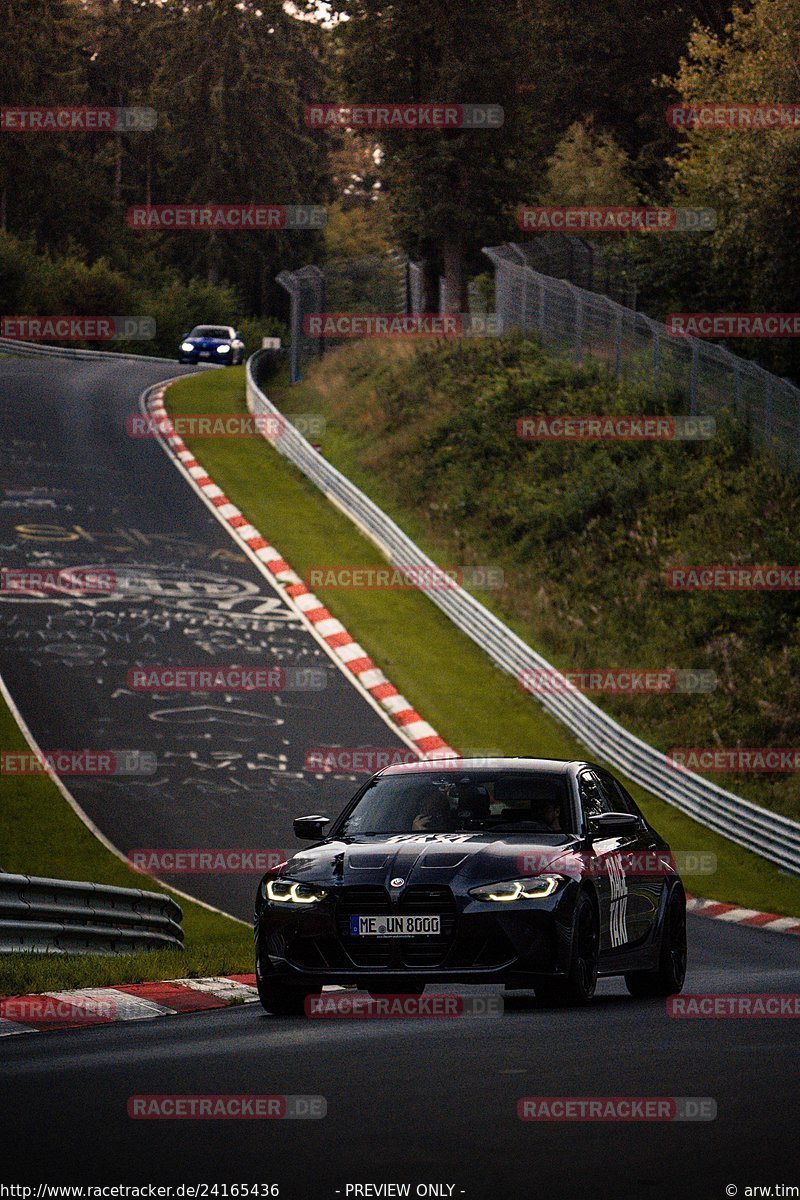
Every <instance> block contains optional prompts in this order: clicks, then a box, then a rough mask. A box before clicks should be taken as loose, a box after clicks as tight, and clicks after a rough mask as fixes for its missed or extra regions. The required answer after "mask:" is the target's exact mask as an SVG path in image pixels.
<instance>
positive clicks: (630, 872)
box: [255, 758, 686, 1014]
mask: <svg viewBox="0 0 800 1200" xmlns="http://www.w3.org/2000/svg"><path fill="white" fill-rule="evenodd" d="M329 824H330V818H328V817H326V816H307V817H298V818H296V819H295V822H294V830H295V833H296V835H297V836H298V837H300V838H307V839H312V840H314V841H316V842H317V844H316V845H315V846H312V847H310V848H309V849H308V850H306V851H303V852H300V853H298V854H296V855H294V857H293V858H291V859H289V861H287V862H285V863H283V864H281V865H279V866H278V867H276V868H275V869H274V870H272V871H270V872H268V873H267V874H266V875H265V876H264V878H263V879H262V880H261V883H260V885H259V888H258V894H257V897H256V912H255V937H256V978H257V984H258V990H259V996H260V998H261V1003H262V1004H263V1006H264V1007H265V1008H266V1009H267V1011H269V1012H272V1013H276V1014H292V1013H295V1014H299V1013H302V1012H303V1011H304V1006H305V1000H306V997H307V996H308V995H310V994H312V993H318V992H319V991H320V989H321V988H322V986H323V985H325V984H351V985H353V984H354V985H356V986H358V987H360V988H366V989H367V990H368V991H370V992H372V993H376V994H377V993H386V992H397V993H406V994H407V993H412V994H414V993H416V994H419V993H421V992H422V991H423V990H424V988H425V985H426V984H428V983H435V982H440V983H454V982H455V983H472V984H474V983H479V982H481V981H487V982H495V983H496V982H502V983H504V984H505V985H506V987H508V988H512V989H513V988H532V989H534V990H535V992H536V994H537V996H538V997H539V998H540V999H544V1000H545V1001H550V1002H555V1003H572V1004H586V1003H588V1002H589V1001H590V1000H591V999H592V996H593V995H594V991H595V985H596V982H597V979H598V977H599V976H612V975H622V976H624V978H625V982H626V985H627V987H628V991H629V992H630V993H631V994H632V995H633V996H666V995H670V994H673V993H676V992H679V991H680V990H681V988H682V986H683V981H684V976H685V973H686V895H685V892H684V889H683V885H682V883H681V879H680V876H679V874H678V872H677V870H676V868H675V865H674V862H673V861H672V857H671V855H670V853H669V846H668V845H667V843H666V842H665V841H664V840H663V838H661V837H659V835H658V834H657V833H656V831H655V830H654V829H653V828H652V827H651V826H650V825H649V824H648V822H647V821H646V820H645V818H644V817H643V815H642V813H641V812H640V811H639V809H638V807H637V805H636V803H635V802H634V800H633V799H632V798H631V796H630V795H629V794H628V792H627V791H626V790H625V788H624V787H623V786H622V785H621V784H620V783H619V782H618V781H617V780H616V779H615V778H614V777H613V776H612V775H611V774H610V773H609V772H608V771H606V770H604V769H603V768H601V767H598V766H595V765H594V764H592V763H588V762H561V761H558V760H554V759H535V758H497V759H480V760H478V759H475V760H470V759H439V760H435V761H431V760H428V761H420V762H419V763H413V764H408V765H401V766H394V767H387V768H386V769H385V770H383V771H380V772H378V774H377V775H375V776H373V777H372V778H371V779H370V780H369V781H368V782H367V783H365V784H364V785H363V786H362V787H361V788H359V790H358V791H357V792H356V794H355V796H354V797H353V799H352V800H351V801H350V803H349V804H348V805H347V806H346V807H345V809H344V810H343V812H342V813H341V814H340V816H339V817H337V818H336V819H335V821H334V822H333V824H332V826H331V828H330V830H329V832H327V833H325V832H324V831H325V827H326V826H327V825H329Z"/></svg>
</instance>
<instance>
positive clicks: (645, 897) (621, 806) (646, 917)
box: [598, 771, 675, 941]
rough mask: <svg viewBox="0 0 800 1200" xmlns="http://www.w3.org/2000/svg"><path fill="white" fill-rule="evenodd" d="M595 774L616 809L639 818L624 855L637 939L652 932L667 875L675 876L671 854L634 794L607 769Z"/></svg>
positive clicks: (630, 919)
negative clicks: (635, 834) (633, 840)
mask: <svg viewBox="0 0 800 1200" xmlns="http://www.w3.org/2000/svg"><path fill="white" fill-rule="evenodd" d="M598 774H599V776H600V778H601V781H602V782H603V785H604V786H605V788H606V791H607V792H608V793H609V795H610V797H611V798H612V802H613V804H614V808H615V809H616V811H618V812H628V813H632V814H633V815H634V816H637V817H638V818H639V819H640V821H641V831H640V833H639V836H638V838H637V839H636V844H635V848H634V847H633V846H632V847H631V850H630V854H626V856H625V858H626V860H628V861H627V862H626V868H627V869H626V874H627V877H628V918H629V923H630V927H631V940H632V941H639V940H640V939H644V938H646V937H647V936H648V935H649V934H650V933H651V931H652V929H653V926H654V925H655V923H656V920H657V918H658V913H659V910H660V904H661V897H662V895H663V892H664V889H665V888H666V887H668V886H669V881H670V878H672V877H674V875H675V868H674V865H673V863H672V856H671V854H670V853H669V851H665V850H662V849H661V848H660V845H661V843H660V839H659V838H658V836H657V834H656V833H655V832H654V830H652V829H651V828H650V826H649V825H648V824H647V822H646V821H645V819H644V817H643V816H642V813H641V812H640V810H639V807H638V806H637V804H636V802H635V800H634V799H633V797H632V796H630V795H629V794H628V792H627V791H626V790H625V788H624V787H623V786H622V784H621V783H620V782H619V780H618V779H615V778H614V777H613V775H610V774H609V773H608V772H607V771H598Z"/></svg>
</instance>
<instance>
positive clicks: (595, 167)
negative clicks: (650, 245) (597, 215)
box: [541, 121, 639, 205]
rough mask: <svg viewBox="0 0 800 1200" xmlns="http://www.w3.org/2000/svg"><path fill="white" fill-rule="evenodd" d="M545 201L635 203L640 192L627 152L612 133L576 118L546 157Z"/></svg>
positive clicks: (558, 202)
mask: <svg viewBox="0 0 800 1200" xmlns="http://www.w3.org/2000/svg"><path fill="white" fill-rule="evenodd" d="M541 200H542V202H543V203H544V204H548V203H549V204H576V205H583V204H612V205H613V204H636V203H637V201H638V200H639V193H638V190H637V188H636V184H635V183H634V182H633V179H632V177H631V164H630V159H629V158H628V155H627V154H626V153H625V151H624V150H623V149H622V147H621V146H620V145H619V143H618V142H617V140H616V138H615V137H614V136H613V134H610V133H603V134H597V133H595V131H594V129H593V127H592V124H591V122H589V121H576V122H575V124H574V125H570V127H569V129H568V130H567V132H566V133H565V134H564V136H563V137H562V138H561V140H560V142H559V143H558V145H557V146H556V149H555V151H554V152H553V154H552V156H551V157H550V158H549V159H548V160H547V170H546V172H545V178H544V188H543V190H542V194H541Z"/></svg>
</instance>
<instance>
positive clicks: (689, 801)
mask: <svg viewBox="0 0 800 1200" xmlns="http://www.w3.org/2000/svg"><path fill="white" fill-rule="evenodd" d="M258 359H259V354H258V353H256V354H255V355H253V356H252V357H251V358H250V359H248V362H247V404H248V408H249V409H250V411H251V412H252V413H255V414H269V415H273V416H274V415H279V416H282V414H280V413H279V410H278V409H277V408H276V407H275V405H274V404H273V403H272V402H271V400H269V399H268V397H267V396H265V395H264V393H263V392H262V391H261V389H260V388H259V386H258V384H257V382H256V379H255V375H254V367H255V366H257V363H258ZM282 420H283V422H284V424H283V425H282V426H281V429H282V432H281V436H280V437H279V438H277V439H275V440H274V441H273V442H272V444H273V445H274V446H275V448H276V449H277V450H278V451H279V452H280V453H281V454H282V455H283V456H284V457H285V458H287V459H288V460H289V461H290V462H292V463H294V465H295V466H296V467H298V468H299V470H301V471H302V472H303V474H304V475H305V476H306V478H308V479H310V480H311V481H312V483H315V484H316V486H317V487H318V488H319V489H320V491H321V492H322V493H323V494H324V495H325V496H327V497H328V499H329V500H330V501H331V502H332V503H333V504H335V505H336V506H337V508H339V509H340V510H341V511H342V512H343V513H345V515H346V516H348V517H349V518H350V520H351V521H353V523H354V524H355V525H356V526H357V527H358V528H359V529H360V530H361V532H362V533H363V534H364V535H365V536H366V537H368V538H369V539H370V541H372V542H373V543H374V544H375V545H376V546H377V547H378V548H379V549H380V550H381V551H382V552H383V553H384V554H385V555H386V557H387V558H388V559H389V561H390V562H391V563H392V564H393V565H394V566H397V567H434V566H435V564H434V562H433V560H432V559H430V558H429V557H428V556H427V555H426V554H425V553H423V551H422V550H420V548H419V547H418V546H417V545H416V544H415V543H414V542H413V541H412V540H411V538H410V537H408V536H407V535H406V534H405V533H403V531H402V529H400V527H399V526H398V525H396V524H395V522H394V521H392V520H391V518H390V517H388V516H387V515H386V513H384V512H383V511H382V510H381V509H380V508H379V507H378V506H377V504H375V503H374V502H373V501H372V500H370V499H369V497H368V496H365V495H364V493H363V492H362V491H361V490H360V489H359V488H357V487H356V486H355V484H353V483H351V482H350V480H349V479H347V478H346V477H345V476H344V475H342V473H341V472H340V471H338V470H337V469H336V468H335V467H334V466H332V465H331V464H330V463H329V462H326V460H325V459H324V458H323V457H322V455H321V454H319V453H318V451H316V450H315V449H314V448H313V446H311V445H310V443H309V442H307V441H306V439H305V438H304V437H303V435H302V434H301V433H300V432H299V431H298V430H297V429H296V428H295V427H294V426H293V425H292V424H290V423H289V422H288V421H286V418H285V417H282ZM426 595H427V596H428V597H429V599H430V600H431V601H432V603H434V604H435V605H437V607H438V608H440V609H441V610H442V611H443V612H444V613H445V614H446V615H447V616H448V617H449V618H450V620H451V621H452V622H453V624H454V625H456V626H457V627H458V628H459V629H460V630H462V632H464V633H466V634H467V636H468V637H469V638H471V639H472V641H473V642H475V643H476V645H478V646H479V647H480V648H481V649H482V650H483V651H484V652H485V653H486V654H488V655H489V657H490V658H491V660H492V662H494V663H495V664H496V666H498V667H500V669H501V670H503V671H505V672H507V673H508V674H509V675H513V676H514V677H515V678H520V673H521V672H523V671H528V670H538V671H547V672H555V673H556V674H559V675H560V673H559V672H557V671H556V668H555V667H553V666H552V665H551V664H550V663H548V662H547V660H546V659H545V658H543V657H542V656H541V655H540V654H538V653H537V652H536V651H535V650H533V649H532V648H531V647H530V646H528V645H526V643H525V642H523V641H522V639H521V638H520V637H518V636H517V635H516V634H515V633H514V632H513V631H512V630H511V629H509V628H508V626H507V625H505V624H503V622H502V621H501V620H500V619H499V618H498V617H496V616H495V615H494V614H493V613H491V612H489V610H488V609H487V608H485V607H484V605H483V604H481V603H480V601H478V600H476V599H475V597H474V596H471V595H470V594H469V593H468V592H466V591H464V589H463V588H461V587H459V586H457V585H454V586H453V587H452V588H451V587H447V588H435V589H431V590H430V591H426ZM560 679H561V680H562V681H563V691H562V690H561V684H560V685H559V688H558V690H555V691H553V692H552V693H551V692H550V691H548V692H544V693H542V694H541V695H538V694H537V696H536V697H535V698H536V699H537V700H538V701H539V703H540V704H541V705H542V706H543V707H544V708H545V709H546V710H547V712H549V713H551V714H552V716H554V717H556V719H557V720H559V721H561V722H562V724H564V725H565V726H566V727H567V729H569V730H570V732H571V733H573V734H574V735H575V737H576V738H578V739H579V740H580V741H581V743H582V744H583V745H584V746H586V747H587V749H588V750H590V751H591V752H592V753H593V754H595V755H597V756H599V757H600V758H602V759H604V760H605V761H606V762H608V763H609V764H611V765H612V766H613V767H616V768H617V770H619V771H620V772H621V773H622V774H624V775H625V776H626V777H627V778H628V779H631V780H633V781H634V782H635V783H638V784H640V785H641V786H642V787H644V788H646V789H647V791H649V792H651V793H652V794H653V795H654V796H658V797H659V798H660V799H662V800H665V801H666V802H667V803H668V804H672V805H674V806H675V807H676V808H679V809H680V810H681V811H682V812H685V813H686V814H687V815H688V816H690V817H693V818H694V819H695V820H696V821H699V822H701V824H703V825H705V826H706V827H707V828H709V829H713V830H714V831H715V832H717V833H720V834H722V835H723V836H725V837H727V838H730V839H731V841H734V842H737V843H738V844H739V845H740V846H745V847H746V848H747V849H748V850H752V851H753V852H754V853H755V854H760V855H762V856H763V857H764V858H767V859H769V860H770V861H771V862H774V863H777V864H778V865H779V866H781V867H783V868H785V869H786V870H788V871H790V872H792V873H795V874H800V825H798V824H797V823H796V822H795V821H792V820H790V819H789V818H788V817H784V816H781V815H780V814H778V813H773V812H769V811H768V810H767V809H764V808H760V807H759V806H758V805H756V804H753V803H751V802H750V801H749V800H745V799H743V798H742V797H741V796H737V795H735V794H734V793H733V792H728V791H726V790H725V789H724V788H721V787H719V786H718V785H717V784H715V783H712V782H710V781H709V780H707V779H704V778H702V777H701V776H699V775H695V774H693V773H692V772H689V771H684V770H681V769H678V768H677V767H676V766H675V765H674V764H672V763H671V762H670V760H669V759H668V758H667V756H666V755H665V754H662V753H661V752H660V751H659V750H656V749H654V748H653V747H652V746H649V745H647V744H646V743H645V742H643V741H641V740H640V739H639V738H637V737H636V736H635V735H634V734H632V733H630V732H629V731H628V730H627V729H624V728H623V727H622V726H621V725H619V724H618V723H617V722H616V721H615V720H614V719H613V718H612V717H610V716H609V715H608V714H607V713H605V712H603V711H602V710H601V709H599V708H598V707H597V706H596V705H595V704H593V703H592V701H591V700H589V699H588V698H587V697H586V696H585V695H584V694H583V692H580V691H579V690H578V689H577V688H575V687H574V686H572V685H571V684H570V683H569V682H568V681H567V680H566V679H565V678H564V677H563V676H560Z"/></svg>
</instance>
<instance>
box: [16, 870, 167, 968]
mask: <svg viewBox="0 0 800 1200" xmlns="http://www.w3.org/2000/svg"><path fill="white" fill-rule="evenodd" d="M182 917H183V913H182V911H181V908H180V905H178V904H176V903H175V901H174V900H172V899H171V898H170V897H169V896H163V895H160V894H159V893H158V892H142V891H139V890H138V889H135V888H119V887H107V886H106V885H105V884H100V883H74V882H73V881H72V880H67V879H46V878H40V877H38V876H35V875H9V874H6V873H5V872H0V953H3V954H9V953H14V952H21V953H28V954H31V953H34V954H131V953H133V952H134V951H136V950H182V949H183V930H182V929H181V925H180V922H181V918H182Z"/></svg>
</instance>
